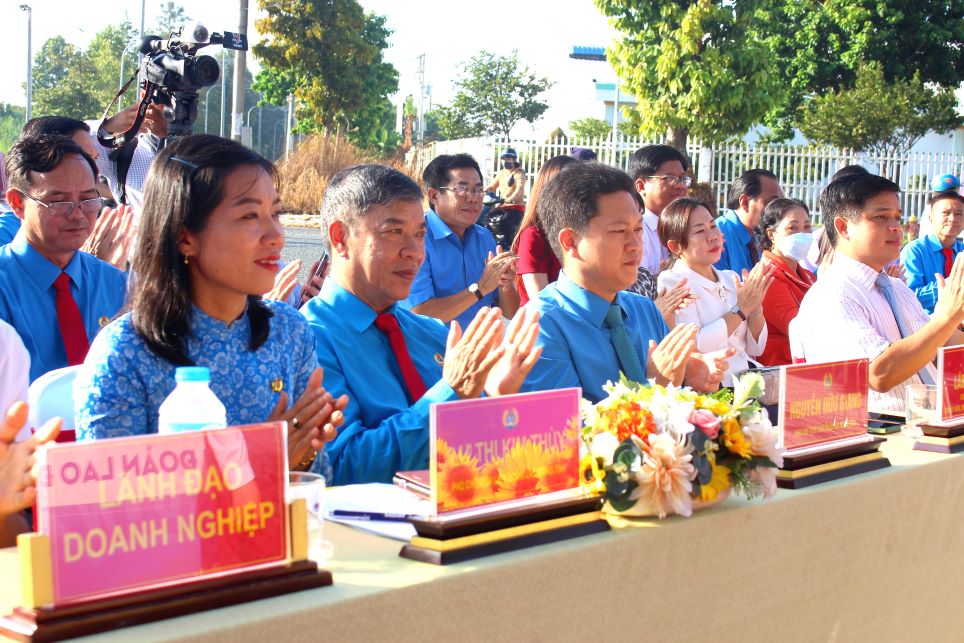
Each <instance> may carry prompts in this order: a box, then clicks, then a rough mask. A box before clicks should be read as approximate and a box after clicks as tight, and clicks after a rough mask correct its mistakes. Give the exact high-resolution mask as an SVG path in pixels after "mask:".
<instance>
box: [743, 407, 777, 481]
mask: <svg viewBox="0 0 964 643" xmlns="http://www.w3.org/2000/svg"><path fill="white" fill-rule="evenodd" d="M743 434H744V435H745V436H746V437H747V440H748V441H749V442H750V454H751V455H757V456H763V457H766V458H769V459H770V462H772V463H773V464H775V465H776V466H777V468H779V467H782V466H783V449H782V448H780V447H779V446H777V443H778V442H779V440H780V433H779V432H778V431H777V430H776V429H775V428H774V427H773V425H772V424H770V417H769V416H768V415H767V414H766V413H765V412H763V411H759V412H757V413H756V414H755V415H754V416H753V417H752V418H750V421H749V422H747V423H746V424H744V425H743Z"/></svg>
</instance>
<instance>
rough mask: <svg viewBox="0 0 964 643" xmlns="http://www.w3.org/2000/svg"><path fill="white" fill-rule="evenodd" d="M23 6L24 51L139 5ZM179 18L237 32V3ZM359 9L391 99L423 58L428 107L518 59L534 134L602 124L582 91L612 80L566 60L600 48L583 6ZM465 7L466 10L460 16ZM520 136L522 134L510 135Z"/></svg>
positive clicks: (78, 33) (584, 0) (14, 74)
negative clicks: (484, 67)
mask: <svg viewBox="0 0 964 643" xmlns="http://www.w3.org/2000/svg"><path fill="white" fill-rule="evenodd" d="M249 1H250V7H251V29H250V30H249V38H250V39H251V41H252V43H254V42H257V40H258V35H257V34H256V33H254V26H253V21H254V17H255V15H256V14H257V12H256V10H255V7H256V6H257V0H249ZM20 3H21V2H20V0H5V1H4V2H3V3H0V5H2V6H0V24H4V25H5V26H6V29H5V35H4V45H3V52H4V58H5V64H4V65H3V66H2V67H0V101H2V102H7V103H17V104H21V105H22V104H24V102H25V97H24V92H23V89H22V85H23V83H24V82H25V80H26V47H27V39H26V13H24V12H22V11H20V10H19V9H18V5H19V4H20ZM27 3H28V4H30V5H31V6H32V7H33V50H34V52H36V51H37V49H38V48H39V47H40V45H41V44H42V43H43V42H44V41H45V40H46V39H47V38H50V37H52V36H55V35H58V34H59V35H62V36H63V37H64V38H66V39H67V40H68V41H70V42H73V43H75V44H77V45H79V46H86V44H87V43H88V42H89V40H90V38H92V37H93V35H94V34H95V33H96V32H97V31H98V30H99V29H100V28H101V27H102V25H103V24H104V21H105V20H106V21H115V20H118V19H120V18H121V17H123V16H124V15H125V14H126V15H127V16H128V18H129V19H130V20H131V22H132V23H133V24H134V25H135V26H138V25H139V24H140V16H141V3H140V2H137V1H136V0H133V1H131V0H128V1H126V2H125V1H121V0H98V2H96V8H95V6H94V5H87V6H84V5H82V4H78V3H77V2H76V0H69V1H68V0H32V1H31V0H27ZM159 4H160V3H159V2H157V1H156V0H154V1H153V2H147V3H146V14H147V15H146V17H145V23H146V24H147V26H148V28H149V26H150V25H151V24H153V22H154V21H155V20H156V16H157V7H158V5H159ZM181 4H183V6H184V7H185V9H186V11H187V13H188V15H189V16H190V17H191V18H194V19H196V20H201V21H202V22H203V23H204V24H205V25H206V26H207V27H208V28H209V29H210V30H212V31H225V30H227V31H237V26H238V3H237V0H205V1H204V2H196V1H192V0H184V2H182V3H181ZM362 5H363V6H364V7H365V9H366V10H368V11H372V12H375V13H378V14H382V15H385V16H387V17H388V26H389V27H391V28H392V29H393V30H394V33H393V35H392V37H391V47H390V48H389V50H388V51H387V52H386V56H387V58H388V60H389V61H391V62H392V63H393V64H394V65H395V67H396V68H397V69H398V71H399V73H400V75H401V81H400V94H401V95H402V96H404V95H405V94H409V93H413V94H414V93H417V91H418V81H417V75H416V71H417V67H418V62H417V57H418V56H419V55H420V54H422V53H424V54H425V55H426V82H427V84H429V85H431V87H432V95H433V101H434V102H436V103H439V102H441V103H445V102H447V101H448V100H450V99H451V98H452V96H453V94H454V89H453V87H452V83H453V81H454V80H455V79H456V78H457V76H458V73H459V71H458V64H459V63H462V62H464V61H466V60H468V59H469V58H470V57H471V56H473V55H474V54H476V53H477V52H479V51H481V50H482V49H487V50H489V51H492V52H495V53H497V54H508V53H509V52H510V51H511V50H512V49H517V50H518V51H519V56H520V58H521V60H522V61H523V62H525V63H527V64H528V65H529V66H530V67H531V68H532V69H533V70H534V71H535V72H536V73H537V74H539V75H541V76H546V77H548V78H550V80H552V81H554V82H555V83H556V84H555V85H554V87H553V88H552V89H551V90H550V91H549V92H547V94H546V98H547V101H548V102H549V104H550V109H549V111H548V112H547V114H546V115H545V117H544V118H543V119H542V122H541V123H539V124H537V127H536V128H534V133H535V134H536V135H538V136H544V135H545V134H546V133H548V132H549V131H550V130H552V129H554V128H555V127H557V126H562V127H564V128H565V127H566V125H567V124H568V123H569V121H571V120H574V119H576V118H580V117H582V116H602V115H603V107H602V104H601V103H599V102H598V101H596V100H595V91H594V87H593V84H592V80H593V79H594V78H596V79H598V80H599V81H600V82H612V81H613V79H614V78H615V75H614V73H613V71H612V70H611V69H610V68H609V66H608V65H607V64H605V63H599V62H587V61H576V60H570V59H569V58H568V53H569V50H570V48H571V47H572V45H590V46H608V45H609V44H611V42H612V40H613V37H614V35H615V34H614V31H613V30H612V29H611V27H609V25H608V23H607V21H606V19H605V18H604V17H603V16H602V15H601V14H600V13H599V11H598V10H597V9H596V7H595V5H594V4H593V2H592V0H568V1H567V2H564V3H561V2H558V1H548V0H531V1H529V2H518V1H517V0H513V1H508V0H491V1H490V2H487V3H475V4H472V5H461V4H457V3H452V2H443V1H441V0H422V1H419V2H414V1H411V0H402V1H399V0H362ZM466 7H473V11H466ZM514 133H517V134H520V135H524V134H526V133H529V128H527V127H522V128H520V129H519V130H518V131H516V132H514Z"/></svg>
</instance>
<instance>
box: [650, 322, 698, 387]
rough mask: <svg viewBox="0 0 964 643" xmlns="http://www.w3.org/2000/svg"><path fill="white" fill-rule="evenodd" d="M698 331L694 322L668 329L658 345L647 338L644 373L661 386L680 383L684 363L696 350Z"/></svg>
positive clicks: (683, 374)
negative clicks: (646, 357)
mask: <svg viewBox="0 0 964 643" xmlns="http://www.w3.org/2000/svg"><path fill="white" fill-rule="evenodd" d="M698 331H699V326H698V325H696V324H682V325H679V326H676V327H675V328H673V330H671V331H669V334H668V335H666V337H664V338H663V340H662V341H661V342H660V343H659V345H657V344H656V342H655V341H653V340H649V358H648V359H647V360H646V375H647V376H648V377H653V378H655V380H656V383H657V384H661V385H663V386H666V385H668V384H674V385H676V386H679V385H680V384H682V383H683V377H684V376H685V374H686V365H687V364H688V363H689V360H690V356H691V355H692V354H693V351H694V350H696V334H697V332H698Z"/></svg>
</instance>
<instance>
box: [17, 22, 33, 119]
mask: <svg viewBox="0 0 964 643" xmlns="http://www.w3.org/2000/svg"><path fill="white" fill-rule="evenodd" d="M20 10H21V11H26V12H27V120H28V121H29V120H30V119H31V118H32V112H33V109H32V107H33V49H32V48H31V42H30V36H31V32H32V31H33V8H31V6H30V5H28V4H22V5H20Z"/></svg>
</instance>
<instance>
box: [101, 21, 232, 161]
mask: <svg viewBox="0 0 964 643" xmlns="http://www.w3.org/2000/svg"><path fill="white" fill-rule="evenodd" d="M208 45H221V46H222V47H224V48H225V49H234V50H238V51H247V49H248V37H247V36H246V35H245V34H240V33H231V32H229V31H225V32H224V35H221V34H219V33H210V32H209V31H208V30H207V28H206V27H205V26H204V25H202V24H201V23H200V22H195V23H191V24H188V25H185V26H183V27H181V28H180V29H179V30H178V31H177V32H176V33H172V34H171V37H170V38H168V39H167V40H163V39H162V38H160V37H159V36H144V38H143V39H142V40H141V46H140V52H141V54H143V56H144V57H143V59H142V60H141V64H140V67H139V68H138V70H137V74H136V78H137V85H138V87H139V88H140V89H141V91H142V96H141V98H140V104H139V106H138V113H137V117H136V119H135V120H134V123H133V124H132V125H131V127H130V129H128V130H127V131H126V132H124V133H122V134H119V135H114V136H104V135H103V134H102V132H100V131H99V132H98V135H97V138H98V140H100V142H101V144H102V145H104V146H105V147H112V148H119V147H122V146H123V145H125V144H127V143H129V142H131V141H132V140H133V139H134V138H136V136H137V131H138V129H140V126H141V123H142V122H143V121H144V114H145V112H146V111H147V108H148V106H150V104H151V103H156V104H158V105H163V106H164V119H165V120H166V121H167V123H168V126H167V132H168V138H171V137H175V136H187V135H188V134H190V133H191V131H192V129H193V127H194V121H195V120H196V119H197V107H198V90H199V89H201V88H202V87H210V86H211V85H213V84H215V83H216V82H218V79H219V78H220V76H221V68H220V67H219V66H218V61H217V60H215V59H214V58H213V57H211V56H204V55H201V56H199V55H198V53H197V52H198V50H199V49H201V48H202V47H207V46H208ZM133 80H134V78H131V80H130V81H128V83H127V85H125V86H124V87H123V88H122V89H121V90H120V92H118V93H117V96H115V97H114V101H116V100H117V98H118V97H119V96H120V95H122V94H123V93H124V91H126V90H127V88H128V87H129V86H130V84H131V82H132V81H133ZM114 101H111V105H108V106H107V111H105V113H104V120H106V119H107V116H108V112H109V110H110V108H111V106H112V105H113V104H114ZM101 129H103V126H102V127H101Z"/></svg>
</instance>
